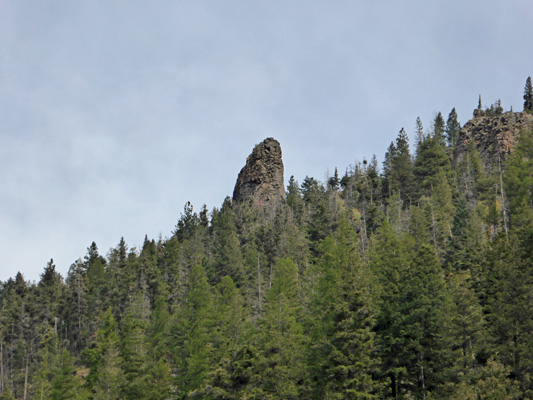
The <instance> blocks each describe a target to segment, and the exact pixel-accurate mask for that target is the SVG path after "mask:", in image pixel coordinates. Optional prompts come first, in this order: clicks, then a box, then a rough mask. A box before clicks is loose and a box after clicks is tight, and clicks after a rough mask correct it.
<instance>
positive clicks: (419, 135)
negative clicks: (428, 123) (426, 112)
mask: <svg viewBox="0 0 533 400" xmlns="http://www.w3.org/2000/svg"><path fill="white" fill-rule="evenodd" d="M415 138H416V148H417V149H418V146H420V143H422V142H423V141H424V139H425V136H424V126H423V125H422V120H421V119H420V117H416V126H415Z"/></svg>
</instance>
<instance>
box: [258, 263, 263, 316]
mask: <svg viewBox="0 0 533 400" xmlns="http://www.w3.org/2000/svg"><path fill="white" fill-rule="evenodd" d="M257 296H258V299H257V300H258V303H259V310H260V311H261V310H262V309H263V295H262V293H261V263H260V262H259V254H257Z"/></svg>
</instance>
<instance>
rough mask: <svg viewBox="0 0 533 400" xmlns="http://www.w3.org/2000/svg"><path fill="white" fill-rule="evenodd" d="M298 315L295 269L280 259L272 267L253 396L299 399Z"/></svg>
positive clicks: (301, 342) (301, 375)
mask: <svg viewBox="0 0 533 400" xmlns="http://www.w3.org/2000/svg"><path fill="white" fill-rule="evenodd" d="M298 317H299V305H298V268H297V266H296V264H294V263H293V262H292V261H291V260H289V259H280V260H279V261H278V262H277V263H276V265H275V267H274V282H273V285H272V287H271V289H270V290H269V292H268V294H267V298H266V304H265V313H264V318H263V320H262V321H261V332H260V333H259V344H260V347H261V349H262V351H261V353H260V355H259V359H258V360H257V365H256V368H255V371H254V375H253V377H252V382H251V385H252V388H255V390H254V392H255V394H254V396H258V395H259V393H261V394H262V396H264V397H263V398H273V399H276V398H280V399H299V398H300V393H301V390H302V388H301V385H302V382H303V381H304V380H305V368H304V358H303V356H304V344H305V336H304V335H303V327H302V324H301V323H300V322H299V320H298Z"/></svg>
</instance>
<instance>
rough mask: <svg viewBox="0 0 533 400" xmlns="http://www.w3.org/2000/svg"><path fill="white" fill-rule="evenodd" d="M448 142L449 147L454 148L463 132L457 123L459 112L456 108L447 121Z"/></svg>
mask: <svg viewBox="0 0 533 400" xmlns="http://www.w3.org/2000/svg"><path fill="white" fill-rule="evenodd" d="M445 131H446V141H447V143H448V147H454V146H455V144H456V143H457V139H459V133H460V131H461V124H460V123H459V121H457V112H456V111H455V107H454V108H452V111H450V114H449V115H448V120H447V121H446V129H445Z"/></svg>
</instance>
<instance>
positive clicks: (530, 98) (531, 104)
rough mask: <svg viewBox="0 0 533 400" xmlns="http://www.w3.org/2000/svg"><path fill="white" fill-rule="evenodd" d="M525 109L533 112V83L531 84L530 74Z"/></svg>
mask: <svg viewBox="0 0 533 400" xmlns="http://www.w3.org/2000/svg"><path fill="white" fill-rule="evenodd" d="M524 111H526V112H529V113H531V112H533V85H532V84H531V77H530V76H528V77H527V79H526V86H525V88H524Z"/></svg>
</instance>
